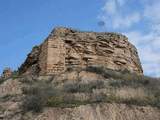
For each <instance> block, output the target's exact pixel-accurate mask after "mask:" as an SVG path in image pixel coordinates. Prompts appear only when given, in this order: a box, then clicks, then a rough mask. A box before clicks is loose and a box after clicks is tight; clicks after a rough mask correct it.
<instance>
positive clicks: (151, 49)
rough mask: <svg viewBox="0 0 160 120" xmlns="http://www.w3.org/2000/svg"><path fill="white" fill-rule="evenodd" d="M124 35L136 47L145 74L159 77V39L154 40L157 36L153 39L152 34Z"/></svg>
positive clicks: (135, 33)
mask: <svg viewBox="0 0 160 120" xmlns="http://www.w3.org/2000/svg"><path fill="white" fill-rule="evenodd" d="M124 34H125V35H126V36H128V38H129V40H130V41H131V42H132V43H133V44H134V45H135V46H136V47H137V49H138V52H139V56H140V59H141V61H142V65H143V68H144V70H145V73H146V74H152V75H154V76H157V77H158V76H160V47H157V43H159V39H156V38H157V37H158V36H157V37H156V38H155V36H154V33H153V32H151V33H149V34H142V33H140V32H139V31H132V32H128V33H124ZM159 38H160V36H159ZM155 48H157V49H155ZM153 73H154V74H153Z"/></svg>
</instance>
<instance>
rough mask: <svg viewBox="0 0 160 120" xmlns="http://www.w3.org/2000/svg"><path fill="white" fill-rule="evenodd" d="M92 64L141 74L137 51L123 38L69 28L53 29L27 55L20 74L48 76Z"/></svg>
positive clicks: (122, 36) (113, 34) (112, 34)
mask: <svg viewBox="0 0 160 120" xmlns="http://www.w3.org/2000/svg"><path fill="white" fill-rule="evenodd" d="M93 65H94V66H96V65H98V66H105V67H107V68H110V69H113V70H124V69H127V70H128V71H131V72H135V73H138V74H142V73H143V70H142V66H141V63H140V60H139V57H138V53H137V50H136V48H135V47H134V46H133V45H132V44H131V43H129V42H128V38H127V37H125V36H124V35H121V34H117V33H97V32H81V31H77V30H73V29H69V28H55V29H54V30H53V32H52V33H51V34H50V35H49V37H48V38H47V39H46V40H45V41H44V43H42V44H41V45H40V46H38V47H36V48H34V49H33V50H32V52H31V53H30V54H29V55H28V58H27V59H26V61H25V63H24V64H23V65H22V66H21V67H20V73H21V74H23V73H33V71H36V73H39V74H41V75H50V74H57V73H61V72H64V71H65V70H66V69H68V68H85V67H86V66H93ZM31 71H32V72H31Z"/></svg>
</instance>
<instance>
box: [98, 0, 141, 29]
mask: <svg viewBox="0 0 160 120" xmlns="http://www.w3.org/2000/svg"><path fill="white" fill-rule="evenodd" d="M127 2H128V1H127V0H107V1H106V2H105V5H104V6H103V7H102V14H101V15H100V16H99V17H98V18H99V19H100V20H103V21H105V22H106V23H107V24H111V25H112V27H113V29H124V28H129V27H131V26H132V25H134V23H137V22H139V21H140V19H141V16H140V13H138V12H133V13H129V14H124V13H122V12H121V9H123V8H125V6H124V5H125V4H126V3H127Z"/></svg>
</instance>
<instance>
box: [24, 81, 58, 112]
mask: <svg viewBox="0 0 160 120" xmlns="http://www.w3.org/2000/svg"><path fill="white" fill-rule="evenodd" d="M23 94H25V95H26V96H25V98H24V101H23V104H22V108H23V110H24V111H34V112H40V111H41V110H42V108H43V107H44V106H46V104H47V101H48V99H49V98H50V97H55V96H56V95H57V94H58V92H57V90H55V89H54V88H53V87H52V86H51V85H50V84H48V83H45V82H36V83H33V85H31V86H30V87H26V88H23Z"/></svg>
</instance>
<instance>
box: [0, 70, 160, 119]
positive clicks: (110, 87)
mask: <svg viewBox="0 0 160 120" xmlns="http://www.w3.org/2000/svg"><path fill="white" fill-rule="evenodd" d="M159 86H160V81H159V80H158V79H154V78H150V77H146V76H142V75H137V74H133V73H130V72H128V71H114V70H111V69H107V68H104V67H87V68H86V69H81V70H79V71H76V70H72V69H70V70H68V71H65V72H64V73H62V74H59V75H52V76H29V75H27V76H14V77H13V78H10V79H6V80H4V81H3V82H1V85H0V119H2V120H28V119H29V120H100V119H101V120H112V119H115V120H159V119H160V104H159V103H160V94H159V91H160V87H159Z"/></svg>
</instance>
